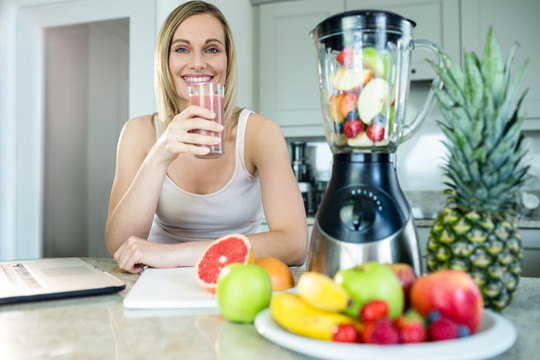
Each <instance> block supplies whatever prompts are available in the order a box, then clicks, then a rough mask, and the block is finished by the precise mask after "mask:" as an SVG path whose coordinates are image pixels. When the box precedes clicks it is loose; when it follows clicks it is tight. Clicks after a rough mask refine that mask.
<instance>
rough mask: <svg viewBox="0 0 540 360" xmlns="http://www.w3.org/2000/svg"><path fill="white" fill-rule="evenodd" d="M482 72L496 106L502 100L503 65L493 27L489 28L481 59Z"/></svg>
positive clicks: (487, 89)
mask: <svg viewBox="0 0 540 360" xmlns="http://www.w3.org/2000/svg"><path fill="white" fill-rule="evenodd" d="M482 74H484V81H485V83H486V91H487V92H490V93H491V96H493V98H494V100H495V106H498V105H499V104H501V103H502V101H503V100H504V95H505V94H504V92H505V91H504V89H505V87H504V65H503V60H502V54H501V48H500V47H499V43H498V42H497V39H496V38H495V33H494V31H493V28H491V27H490V28H489V31H488V36H487V40H486V47H485V49H484V57H483V59H482Z"/></svg>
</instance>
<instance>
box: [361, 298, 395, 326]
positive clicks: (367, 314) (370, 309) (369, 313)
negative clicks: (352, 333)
mask: <svg viewBox="0 0 540 360" xmlns="http://www.w3.org/2000/svg"><path fill="white" fill-rule="evenodd" d="M388 311H389V308H388V304H387V303H386V302H385V301H383V300H372V301H369V302H367V303H366V304H365V305H364V306H362V309H360V313H359V314H358V318H359V319H360V321H362V322H364V323H366V322H370V321H376V320H378V319H381V318H385V317H387V316H388Z"/></svg>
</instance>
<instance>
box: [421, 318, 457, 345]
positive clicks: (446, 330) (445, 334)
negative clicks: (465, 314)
mask: <svg viewBox="0 0 540 360" xmlns="http://www.w3.org/2000/svg"><path fill="white" fill-rule="evenodd" d="M428 335H429V339H430V340H432V341H440V340H450V339H456V338H458V337H459V335H460V332H459V325H458V324H457V323H456V322H454V321H452V320H450V319H448V318H444V317H441V318H438V319H436V320H435V321H433V322H432V323H431V325H430V326H429V332H428Z"/></svg>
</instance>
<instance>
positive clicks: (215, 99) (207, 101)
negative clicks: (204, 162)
mask: <svg viewBox="0 0 540 360" xmlns="http://www.w3.org/2000/svg"><path fill="white" fill-rule="evenodd" d="M189 101H190V104H191V105H197V106H201V107H203V108H207V109H210V110H212V111H213V112H214V113H216V117H215V118H214V119H213V120H214V121H216V122H217V123H218V124H221V125H223V112H224V90H223V85H221V84H213V83H202V84H197V85H193V86H190V87H189ZM192 132H194V133H198V134H201V135H210V136H216V137H219V138H220V139H221V142H220V143H219V144H217V145H211V146H209V148H210V152H209V153H208V154H206V155H196V157H198V158H201V159H213V158H217V157H221V156H223V154H224V151H223V141H224V139H223V132H214V131H208V130H192Z"/></svg>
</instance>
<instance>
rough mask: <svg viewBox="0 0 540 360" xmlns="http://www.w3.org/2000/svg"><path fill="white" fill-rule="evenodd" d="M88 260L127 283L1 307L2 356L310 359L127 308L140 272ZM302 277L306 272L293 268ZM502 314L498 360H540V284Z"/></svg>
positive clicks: (522, 289)
mask: <svg viewBox="0 0 540 360" xmlns="http://www.w3.org/2000/svg"><path fill="white" fill-rule="evenodd" d="M84 260H86V261H88V262H89V263H91V264H93V265H95V266H96V267H98V268H99V269H102V270H105V271H107V272H109V273H111V274H112V275H114V276H116V277H118V278H120V279H121V280H123V281H124V282H125V283H126V289H125V290H123V291H121V292H119V293H117V294H113V295H100V296H93V297H83V298H72V299H63V300H50V301H41V302H32V303H21V304H12V305H4V306H0V359H49V358H59V359H130V360H131V359H165V358H167V359H197V360H198V359H208V360H214V359H234V360H242V359H262V360H264V359H282V360H292V359H310V358H309V357H306V356H303V355H299V354H296V353H294V352H291V351H289V350H286V349H284V348H282V347H280V346H278V345H275V344H273V343H272V342H270V341H268V340H266V339H265V338H263V337H262V336H260V335H259V334H258V333H257V331H256V330H255V328H254V327H253V325H249V324H233V323H228V322H226V321H224V320H223V318H222V317H221V315H220V314H219V311H218V310H217V309H216V310H214V311H209V310H203V309H197V310H151V311H147V310H137V311H135V310H124V308H123V306H122V299H123V298H124V296H125V295H126V294H127V293H128V291H129V290H130V289H131V287H132V286H133V284H134V283H135V281H136V280H137V279H138V277H139V275H134V274H128V273H125V272H122V271H121V270H119V269H118V267H117V266H116V264H115V263H114V261H113V260H112V259H96V258H85V259H84ZM293 272H294V275H295V277H296V278H297V277H298V276H299V274H300V273H301V270H298V269H294V270H293ZM502 315H503V316H504V317H506V318H507V319H509V320H510V321H512V322H513V323H514V325H515V326H516V328H517V331H518V339H517V342H516V343H515V344H514V346H513V347H512V348H510V349H509V350H508V351H507V352H505V353H504V354H501V355H499V356H497V357H496V358H494V359H497V360H502V359H515V360H518V359H534V358H537V357H538V343H539V342H540V279H536V278H523V279H522V280H521V282H520V284H519V287H518V292H517V295H516V297H515V298H514V300H513V302H512V304H511V305H510V306H509V307H508V308H507V309H505V310H504V311H503V313H502Z"/></svg>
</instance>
